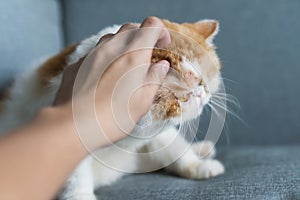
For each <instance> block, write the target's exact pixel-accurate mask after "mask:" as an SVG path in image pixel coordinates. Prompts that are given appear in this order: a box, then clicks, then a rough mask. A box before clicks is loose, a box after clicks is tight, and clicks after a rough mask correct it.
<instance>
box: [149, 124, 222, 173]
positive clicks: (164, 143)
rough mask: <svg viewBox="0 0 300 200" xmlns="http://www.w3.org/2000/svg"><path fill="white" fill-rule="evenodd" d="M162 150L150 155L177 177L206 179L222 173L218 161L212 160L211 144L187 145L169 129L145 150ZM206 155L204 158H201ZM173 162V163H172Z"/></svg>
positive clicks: (175, 130)
mask: <svg viewBox="0 0 300 200" xmlns="http://www.w3.org/2000/svg"><path fill="white" fill-rule="evenodd" d="M158 149H162V150H160V151H159V153H152V158H153V160H155V162H160V165H162V166H166V165H168V164H170V165H168V166H167V167H166V169H167V170H168V171H171V172H173V173H175V174H177V175H179V176H182V177H186V178H191V179H206V178H210V177H213V176H217V175H220V174H222V173H224V170H225V169H224V166H223V165H222V163H221V162H219V161H218V160H215V159H212V158H211V157H213V156H214V154H215V150H214V149H213V144H212V143H211V142H208V141H202V142H199V143H194V144H192V145H191V144H189V143H188V142H187V141H186V140H185V139H184V138H183V137H182V136H181V135H180V134H179V133H178V131H177V129H176V128H170V129H168V130H166V131H164V132H163V133H161V134H160V135H158V136H157V137H156V138H155V139H153V140H152V141H151V142H150V143H149V144H147V150H148V151H149V152H155V151H157V150H158ZM204 155H206V157H203V156H204ZM172 161H173V162H172Z"/></svg>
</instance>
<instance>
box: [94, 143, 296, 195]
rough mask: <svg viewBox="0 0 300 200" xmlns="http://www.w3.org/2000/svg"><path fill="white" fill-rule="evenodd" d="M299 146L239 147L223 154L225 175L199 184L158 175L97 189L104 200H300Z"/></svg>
mask: <svg viewBox="0 0 300 200" xmlns="http://www.w3.org/2000/svg"><path fill="white" fill-rule="evenodd" d="M299 151H300V147H299V146H290V147H287V146H286V147H283V146H282V147H275V146H274V147H256V146H254V147H237V148H232V149H223V150H222V151H221V153H220V155H219V158H220V160H222V161H223V163H224V164H225V166H226V169H227V171H226V173H225V174H224V175H222V176H219V177H216V178H213V179H209V180H205V181H196V180H188V179H184V178H179V177H175V176H173V175H170V174H167V173H163V172H160V173H159V172H158V173H148V174H138V175H128V176H126V177H124V178H123V179H121V180H119V181H118V182H117V183H115V184H114V185H112V186H108V187H107V186H106V187H103V188H100V189H99V190H97V195H98V197H99V199H101V200H123V199H139V200H148V199H156V200H160V199H161V200H165V199H168V200H169V199H174V200H175V199H176V200H178V199H185V200H195V199H201V200H206V199H213V200H228V199H231V200H252V199H253V200H297V199H300V170H299V166H300V157H299V156H295V155H297V154H299Z"/></svg>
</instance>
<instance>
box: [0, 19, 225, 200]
mask: <svg viewBox="0 0 300 200" xmlns="http://www.w3.org/2000/svg"><path fill="white" fill-rule="evenodd" d="M162 21H163V23H164V25H165V27H166V28H167V29H168V30H169V31H170V36H171V44H170V45H169V47H168V48H167V49H165V50H164V49H153V53H152V59H151V62H152V63H155V62H157V61H159V60H162V59H165V60H167V61H169V63H170V71H169V72H168V74H167V76H166V77H165V79H164V81H163V83H162V86H161V87H160V89H159V90H158V92H157V94H156V96H155V98H154V102H153V107H152V108H151V109H150V111H149V113H148V114H149V115H150V116H152V118H153V120H154V121H156V122H157V123H161V122H163V123H164V127H163V129H161V130H159V133H158V134H157V135H156V136H153V137H149V138H148V139H143V140H140V139H138V138H134V137H128V138H125V139H123V140H121V141H120V142H118V143H117V144H116V146H117V147H118V148H116V146H109V147H106V148H102V149H99V150H97V151H95V152H93V155H95V156H96V157H97V159H96V158H94V157H92V156H88V157H87V158H86V159H85V160H83V161H82V162H81V163H80V164H79V165H78V167H77V168H76V169H75V171H74V172H73V174H72V175H71V176H70V177H69V179H68V180H67V181H66V184H65V187H64V189H63V190H62V192H61V193H60V194H59V196H58V198H59V199H62V200H66V199H75V200H77V199H80V200H91V199H96V197H95V195H94V189H96V188H98V187H100V186H104V185H109V184H112V183H114V182H115V181H117V180H118V179H119V178H121V177H122V176H123V175H124V174H127V173H130V172H147V171H153V169H159V168H165V169H166V170H167V171H169V172H171V173H174V174H176V175H179V176H181V177H185V178H190V179H207V178H210V177H214V176H217V175H220V174H222V173H224V170H225V169H224V166H223V165H222V163H221V162H219V161H218V160H216V159H213V157H214V156H215V154H216V152H215V149H214V144H213V143H212V142H210V141H201V142H196V143H192V144H190V143H189V142H187V141H186V140H185V139H184V137H183V136H182V135H180V134H179V133H178V132H179V131H178V129H177V128H176V126H177V125H178V124H180V123H182V122H185V121H189V120H192V119H195V118H197V117H199V116H200V114H201V113H202V109H203V108H204V106H205V105H206V104H208V102H209V101H210V98H211V96H212V95H213V94H214V93H216V92H217V91H218V89H219V85H220V79H221V75H220V69H221V64H220V61H219V58H218V56H217V54H216V51H215V46H214V44H213V38H214V37H215V35H216V34H217V33H218V30H219V23H218V22H217V21H215V20H200V21H198V22H195V23H182V24H178V23H173V22H170V21H167V20H162ZM119 28H120V26H118V25H114V26H112V27H108V28H105V29H104V30H102V31H100V32H99V33H98V34H96V35H93V36H91V37H90V38H87V39H85V40H83V41H82V42H80V43H78V44H76V45H72V46H69V47H67V48H66V49H64V50H62V51H61V52H60V53H59V54H57V55H55V56H53V57H52V58H50V59H48V60H47V61H46V62H44V63H43V64H41V65H40V66H37V67H35V68H31V69H30V70H28V72H27V73H24V74H23V75H22V76H21V77H18V78H17V79H16V80H15V82H14V84H13V86H11V88H10V89H9V90H8V91H7V94H6V95H5V96H3V99H2V101H1V102H0V133H4V132H7V131H9V130H12V129H14V128H16V127H20V126H22V125H24V124H26V123H27V122H29V121H30V120H31V119H32V118H33V117H34V116H35V114H36V113H37V112H38V111H39V110H40V109H41V108H43V107H45V106H50V105H52V103H53V101H54V98H55V95H56V93H57V90H58V88H59V85H60V82H61V79H62V73H63V70H64V69H65V67H67V66H69V65H70V64H72V63H75V62H77V61H78V60H79V59H80V58H82V57H84V56H85V55H86V54H88V53H89V52H90V51H91V50H92V49H93V48H94V47H95V45H96V44H97V42H98V41H99V39H100V38H101V37H102V36H103V35H105V34H107V33H115V32H116V31H118V29H119ZM194 66H195V67H196V68H197V69H196V70H195V67H194ZM162 108H163V109H162ZM148 114H147V115H145V116H144V117H143V118H142V119H141V120H140V121H139V123H138V124H139V125H143V124H145V123H147V120H149V115H148ZM141 127H142V126H136V127H135V128H134V130H133V131H132V132H131V134H132V135H141V134H142V135H144V136H147V135H152V134H153V132H154V131H157V129H155V128H154V127H151V126H150V127H147V128H141ZM170 141H172V143H170ZM189 146H190V148H187V149H186V147H189ZM119 148H122V149H124V150H126V151H120V149H119ZM157 150H160V151H159V153H155V152H156V151H157ZM128 151H129V152H134V153H140V154H143V155H147V156H138V154H130V153H129V154H128V153H126V152H128ZM150 152H151V153H150ZM145 153H146V154H145ZM147 153H148V154H147ZM118 169H119V170H118Z"/></svg>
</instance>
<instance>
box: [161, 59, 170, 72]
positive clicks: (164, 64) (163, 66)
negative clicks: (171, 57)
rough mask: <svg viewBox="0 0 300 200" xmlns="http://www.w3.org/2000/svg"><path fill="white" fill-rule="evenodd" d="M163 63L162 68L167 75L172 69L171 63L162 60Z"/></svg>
mask: <svg viewBox="0 0 300 200" xmlns="http://www.w3.org/2000/svg"><path fill="white" fill-rule="evenodd" d="M161 65H162V66H161V67H162V69H161V70H162V73H163V75H164V76H165V75H166V74H167V73H168V71H169V69H170V63H169V62H168V61H166V60H162V61H161Z"/></svg>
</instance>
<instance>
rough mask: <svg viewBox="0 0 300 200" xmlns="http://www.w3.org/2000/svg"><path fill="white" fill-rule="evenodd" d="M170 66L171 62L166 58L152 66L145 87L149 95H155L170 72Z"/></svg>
mask: <svg viewBox="0 0 300 200" xmlns="http://www.w3.org/2000/svg"><path fill="white" fill-rule="evenodd" d="M169 68H170V63H169V62H168V61H166V60H161V61H159V62H157V63H155V64H152V65H151V66H150V68H149V71H148V73H147V75H146V79H145V87H144V89H145V92H146V94H147V96H148V97H151V98H153V97H154V95H155V94H156V92H157V90H158V88H159V87H160V86H161V83H162V81H163V80H164V78H165V76H166V74H167V73H168V71H169Z"/></svg>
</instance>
